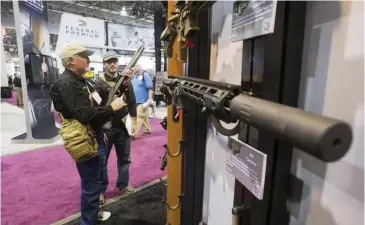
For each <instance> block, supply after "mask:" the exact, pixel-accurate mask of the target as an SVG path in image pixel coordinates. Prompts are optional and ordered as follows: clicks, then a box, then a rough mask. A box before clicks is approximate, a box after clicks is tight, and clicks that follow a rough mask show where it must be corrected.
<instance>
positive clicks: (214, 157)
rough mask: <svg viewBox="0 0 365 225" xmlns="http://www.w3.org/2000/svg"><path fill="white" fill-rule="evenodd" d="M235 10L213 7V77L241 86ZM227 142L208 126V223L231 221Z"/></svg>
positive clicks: (226, 5) (226, 4) (218, 4)
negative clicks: (234, 37) (234, 38)
mask: <svg viewBox="0 0 365 225" xmlns="http://www.w3.org/2000/svg"><path fill="white" fill-rule="evenodd" d="M232 9H233V2H225V1H222V2H216V3H215V4H214V5H213V8H212V37H213V38H212V45H211V73H210V80H213V81H220V82H227V83H231V84H236V85H240V83H241V68H242V66H241V65H242V42H236V43H231V26H232ZM224 126H225V127H228V128H233V126H231V125H227V124H225V125H224ZM227 143H228V138H227V137H225V136H223V135H221V134H219V133H217V132H216V131H215V128H214V127H213V126H208V134H207V141H206V158H205V163H206V164H205V181H204V199H203V218H202V220H203V222H204V223H206V224H209V225H222V224H232V207H233V195H234V182H235V178H234V177H233V176H232V174H231V173H229V172H228V171H227V170H226V157H227V152H228V151H230V150H229V148H228V144H227Z"/></svg>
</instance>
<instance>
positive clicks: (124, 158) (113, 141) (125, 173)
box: [101, 128, 131, 193]
mask: <svg viewBox="0 0 365 225" xmlns="http://www.w3.org/2000/svg"><path fill="white" fill-rule="evenodd" d="M105 134H106V136H107V137H108V144H107V147H106V151H105V163H104V169H103V184H102V188H101V189H102V192H103V193H105V192H106V189H107V187H108V184H109V179H108V169H107V164H108V159H109V155H110V152H111V149H112V147H113V145H114V146H115V152H116V154H117V159H118V161H117V163H118V165H117V170H118V179H117V184H116V187H117V188H118V189H122V188H125V187H127V186H128V183H129V167H130V165H131V139H130V136H129V134H128V132H127V131H126V129H124V128H113V129H111V130H110V131H107V132H105Z"/></svg>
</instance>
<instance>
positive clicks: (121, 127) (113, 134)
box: [100, 51, 137, 204]
mask: <svg viewBox="0 0 365 225" xmlns="http://www.w3.org/2000/svg"><path fill="white" fill-rule="evenodd" d="M118 58H119V57H118V55H117V53H115V52H113V51H109V52H107V53H106V54H105V55H104V56H103V61H104V67H105V71H106V72H105V74H104V77H103V78H101V79H103V80H104V82H106V83H107V84H108V85H109V86H110V87H113V86H114V85H115V84H116V82H118V80H117V79H118V78H119V79H123V77H122V76H119V75H120V74H119V72H118V67H119V62H118ZM130 79H131V77H130V76H129V77H128V78H127V80H126V81H127V82H125V83H124V85H126V86H127V88H126V91H125V93H124V94H123V96H124V100H125V102H126V103H127V104H128V107H125V108H123V109H122V110H120V111H119V115H118V117H115V118H114V120H113V121H112V128H111V129H110V130H106V131H104V132H105V134H106V135H107V138H108V144H107V147H106V159H105V160H106V163H105V168H104V176H103V177H104V182H103V193H105V191H106V189H107V186H108V184H109V180H108V172H107V161H108V159H109V155H110V151H111V149H112V147H113V145H114V146H115V151H116V155H117V159H118V166H117V169H118V179H117V183H116V187H117V188H118V189H119V190H120V191H121V192H123V193H124V192H127V193H131V192H134V189H133V187H131V186H130V185H129V166H130V164H131V157H130V152H131V140H130V136H129V133H128V131H127V129H126V126H125V122H126V117H127V115H128V114H129V115H130V117H131V120H132V128H131V129H132V131H134V130H135V129H136V126H137V118H136V116H137V112H136V99H135V96H134V91H133V86H132V84H131V82H130ZM104 201H105V200H104V195H101V196H100V203H101V204H103V203H104Z"/></svg>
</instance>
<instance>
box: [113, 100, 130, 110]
mask: <svg viewBox="0 0 365 225" xmlns="http://www.w3.org/2000/svg"><path fill="white" fill-rule="evenodd" d="M126 105H127V103H125V102H124V101H123V99H122V97H118V98H115V99H114V100H113V102H112V103H111V104H110V106H111V107H112V108H113V111H117V110H119V109H121V108H123V107H124V106H126Z"/></svg>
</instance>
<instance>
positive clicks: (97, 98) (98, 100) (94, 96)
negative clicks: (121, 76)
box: [91, 91, 101, 105]
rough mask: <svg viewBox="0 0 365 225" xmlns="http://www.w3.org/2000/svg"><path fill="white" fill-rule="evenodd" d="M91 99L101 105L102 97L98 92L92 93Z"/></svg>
mask: <svg viewBox="0 0 365 225" xmlns="http://www.w3.org/2000/svg"><path fill="white" fill-rule="evenodd" d="M91 97H92V98H93V99H94V100H95V102H96V103H98V105H100V103H101V97H100V95H99V93H98V92H96V91H94V92H93V93H91Z"/></svg>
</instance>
